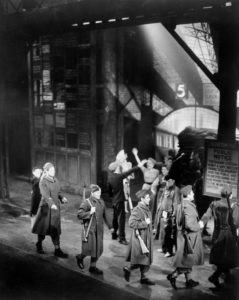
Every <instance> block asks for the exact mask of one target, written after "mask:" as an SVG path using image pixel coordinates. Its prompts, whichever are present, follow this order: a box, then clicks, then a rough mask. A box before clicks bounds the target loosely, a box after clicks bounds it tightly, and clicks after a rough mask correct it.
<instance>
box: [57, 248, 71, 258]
mask: <svg viewBox="0 0 239 300" xmlns="http://www.w3.org/2000/svg"><path fill="white" fill-rule="evenodd" d="M54 254H55V256H57V257H60V258H68V254H67V253H64V252H63V251H62V250H61V248H58V249H55V253H54Z"/></svg>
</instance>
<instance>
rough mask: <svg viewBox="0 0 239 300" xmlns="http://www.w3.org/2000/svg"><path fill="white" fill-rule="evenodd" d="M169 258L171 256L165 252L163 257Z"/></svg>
mask: <svg viewBox="0 0 239 300" xmlns="http://www.w3.org/2000/svg"><path fill="white" fill-rule="evenodd" d="M170 256H172V254H171V253H169V252H167V253H166V254H164V257H170Z"/></svg>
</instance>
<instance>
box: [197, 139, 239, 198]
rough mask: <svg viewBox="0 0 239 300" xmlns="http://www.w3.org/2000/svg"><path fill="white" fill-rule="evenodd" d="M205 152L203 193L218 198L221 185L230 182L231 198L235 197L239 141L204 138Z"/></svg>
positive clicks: (236, 195) (236, 191) (236, 192)
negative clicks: (229, 141)
mask: <svg viewBox="0 0 239 300" xmlns="http://www.w3.org/2000/svg"><path fill="white" fill-rule="evenodd" d="M205 152H206V153H205V154H206V155H205V164H206V165H205V172H204V187H203V193H204V195H207V196H212V197H218V198H220V197H221V194H220V193H221V188H222V187H223V185H224V184H230V185H231V187H232V194H233V198H237V197H238V178H239V174H238V172H239V143H237V142H235V143H225V142H220V141H216V140H206V141H205Z"/></svg>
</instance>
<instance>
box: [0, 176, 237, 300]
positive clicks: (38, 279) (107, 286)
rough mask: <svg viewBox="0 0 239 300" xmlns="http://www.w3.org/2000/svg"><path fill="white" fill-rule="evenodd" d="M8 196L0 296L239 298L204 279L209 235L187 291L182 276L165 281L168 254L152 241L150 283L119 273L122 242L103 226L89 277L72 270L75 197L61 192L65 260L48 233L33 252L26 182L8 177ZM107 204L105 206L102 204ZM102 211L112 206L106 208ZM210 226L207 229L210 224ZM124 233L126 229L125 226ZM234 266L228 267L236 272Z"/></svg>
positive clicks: (1, 235)
mask: <svg viewBox="0 0 239 300" xmlns="http://www.w3.org/2000/svg"><path fill="white" fill-rule="evenodd" d="M10 190H11V199H10V200H1V202H0V226H1V232H0V298H1V299H44V300H45V299H79V298H81V297H82V298H84V299H114V300H116V299H126V300H127V299H134V298H135V299H136V298H137V299H139V298H140V297H142V298H144V299H164V300H177V299H182V298H184V299H185V300H187V299H192V298H193V299H205V300H207V299H226V298H228V299H233V300H234V299H235V300H236V299H239V298H238V297H237V296H238V295H239V293H238V285H234V286H233V285H228V286H225V287H224V289H223V290H222V291H220V292H215V291H213V290H212V289H211V287H212V285H211V284H210V283H209V282H208V281H207V278H208V276H209V275H210V274H211V273H212V268H213V267H212V266H211V265H209V264H208V255H209V249H210V238H205V237H204V242H205V243H204V250H205V264H204V265H203V266H200V267H195V271H194V278H195V279H196V280H198V281H199V282H200V285H199V286H198V287H196V288H194V289H193V290H187V289H185V287H184V278H183V277H182V278H180V279H179V280H178V286H179V289H178V290H177V291H175V290H173V289H172V288H171V286H170V285H169V283H168V281H167V280H166V275H167V274H168V273H169V272H171V270H172V269H171V258H165V257H164V256H163V255H162V254H160V253H158V252H157V248H158V247H157V241H156V242H155V244H154V262H153V265H152V267H151V269H150V272H149V277H150V278H152V279H153V280H155V282H156V285H155V286H152V287H145V286H142V285H141V284H140V282H139V273H138V272H137V271H135V272H134V273H133V274H132V276H131V281H130V283H127V282H125V280H124V278H123V272H122V267H123V266H124V265H126V263H125V252H126V247H125V246H123V245H120V244H119V243H118V242H117V241H112V240H111V236H110V233H109V231H108V229H107V228H106V227H105V240H104V254H103V255H102V257H101V258H100V260H99V264H98V265H99V267H100V268H101V269H103V270H104V275H103V276H98V277H96V276H92V275H90V273H89V272H88V266H89V260H88V259H86V261H85V266H86V267H85V270H84V271H81V270H79V269H78V267H77V265H76V261H75V255H76V254H77V253H79V252H80V247H81V246H80V234H81V227H80V224H79V222H78V220H77V218H76V212H77V209H78V207H79V205H80V202H81V199H80V197H79V196H77V195H67V198H68V200H69V204H68V205H66V206H63V207H62V235H61V241H62V249H63V250H65V251H67V252H68V253H69V255H70V256H69V259H67V260H64V259H57V258H55V257H54V255H53V250H54V249H53V246H52V244H51V241H50V239H49V238H47V239H46V241H45V242H44V248H45V250H46V254H44V255H39V254H37V253H36V252H35V242H36V236H35V235H33V234H31V232H30V218H29V216H28V210H29V206H30V190H31V186H30V184H29V183H27V182H24V181H19V180H13V179H12V180H11V184H10ZM108 206H109V205H108ZM108 213H109V214H110V213H112V210H111V209H110V208H108ZM210 230H211V229H210ZM127 235H128V237H129V235H130V230H129V229H128V228H127ZM238 273H239V270H234V274H235V276H237V278H239V277H238Z"/></svg>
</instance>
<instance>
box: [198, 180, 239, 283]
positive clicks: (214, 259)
mask: <svg viewBox="0 0 239 300" xmlns="http://www.w3.org/2000/svg"><path fill="white" fill-rule="evenodd" d="M221 197H222V198H221V199H220V200H217V201H213V202H212V203H211V204H210V206H209V208H208V210H207V211H206V213H205V214H204V215H203V216H202V218H201V221H200V226H201V227H202V228H203V227H204V225H205V224H206V223H207V221H208V220H209V219H210V218H211V217H213V218H214V231H213V236H212V249H211V253H210V259H209V262H210V263H211V264H214V265H216V266H217V269H216V271H215V272H214V273H213V274H212V275H211V276H210V277H209V278H208V280H209V281H210V282H211V283H213V284H214V285H215V286H216V287H217V288H218V287H219V286H220V282H219V277H220V275H221V274H222V273H224V274H225V275H226V276H225V281H226V282H228V281H230V279H231V276H230V269H231V268H234V267H236V266H237V265H238V264H237V263H238V247H237V235H236V226H235V224H236V220H233V216H235V214H234V213H233V212H234V210H235V205H234V206H233V209H231V203H230V200H231V199H232V189H231V186H230V185H225V186H224V187H223V188H222V190H221Z"/></svg>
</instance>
